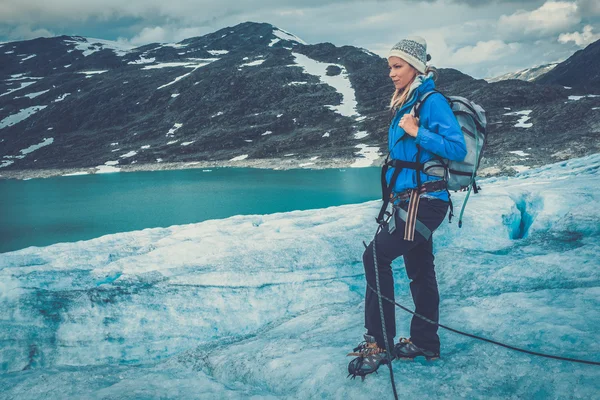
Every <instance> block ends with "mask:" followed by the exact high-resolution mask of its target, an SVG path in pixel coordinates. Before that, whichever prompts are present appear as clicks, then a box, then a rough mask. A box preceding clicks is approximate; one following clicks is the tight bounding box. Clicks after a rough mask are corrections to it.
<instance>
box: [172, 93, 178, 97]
mask: <svg viewBox="0 0 600 400" xmlns="http://www.w3.org/2000/svg"><path fill="white" fill-rule="evenodd" d="M177 96H179V93H173V94H171V97H173V98H175V97H177Z"/></svg>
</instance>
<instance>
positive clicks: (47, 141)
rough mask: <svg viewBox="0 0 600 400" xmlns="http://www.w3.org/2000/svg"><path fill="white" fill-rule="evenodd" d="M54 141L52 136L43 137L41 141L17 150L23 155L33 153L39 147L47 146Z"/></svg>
mask: <svg viewBox="0 0 600 400" xmlns="http://www.w3.org/2000/svg"><path fill="white" fill-rule="evenodd" d="M52 143H54V138H43V139H42V142H41V143H38V144H33V145H31V146H29V147H27V148H25V149H23V150H19V152H20V153H21V154H23V155H26V154H29V153H33V152H34V151H36V150H38V149H41V148H42V147H44V146H48V145H51V144H52Z"/></svg>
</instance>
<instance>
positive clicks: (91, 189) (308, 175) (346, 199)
mask: <svg viewBox="0 0 600 400" xmlns="http://www.w3.org/2000/svg"><path fill="white" fill-rule="evenodd" d="M379 172H380V169H379V168H375V167H373V168H347V169H326V170H305V169H297V170H286V171H273V170H263V169H252V168H214V169H211V170H210V171H206V170H202V169H187V170H174V171H144V172H128V173H113V174H97V175H81V176H68V177H66V176H65V177H55V178H46V179H31V180H26V181H19V180H3V181H0V253H3V252H8V251H13V250H18V249H22V248H25V247H29V246H47V245H50V244H53V243H60V242H74V241H78V240H86V239H92V238H95V237H99V236H102V235H106V234H110V233H117V232H128V231H134V230H140V229H144V228H155V227H168V226H171V225H180V224H189V223H194V222H201V221H205V220H208V219H218V218H227V217H230V216H232V215H239V214H246V215H247V214H270V213H274V212H285V211H292V210H307V209H314V208H324V207H329V206H337V205H342V204H353V203H361V202H365V201H369V200H375V199H377V198H379V197H380V196H381V187H380V183H379Z"/></svg>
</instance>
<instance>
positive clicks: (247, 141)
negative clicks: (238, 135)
mask: <svg viewBox="0 0 600 400" xmlns="http://www.w3.org/2000/svg"><path fill="white" fill-rule="evenodd" d="M244 142H246V143H252V139H244Z"/></svg>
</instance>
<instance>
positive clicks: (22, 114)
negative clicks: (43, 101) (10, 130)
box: [0, 106, 47, 129]
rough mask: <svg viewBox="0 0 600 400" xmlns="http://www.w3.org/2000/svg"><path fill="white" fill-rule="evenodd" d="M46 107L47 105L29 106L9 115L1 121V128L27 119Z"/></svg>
mask: <svg viewBox="0 0 600 400" xmlns="http://www.w3.org/2000/svg"><path fill="white" fill-rule="evenodd" d="M46 107H47V106H32V107H27V108H24V109H22V110H20V111H19V112H17V113H16V114H13V115H9V116H8V117H6V118H4V119H3V120H2V121H0V129H3V128H6V127H8V126H13V125H16V124H18V123H19V122H21V121H24V120H26V119H27V118H29V117H31V116H32V115H33V114H35V113H37V112H38V111H40V110H43V109H44V108H46Z"/></svg>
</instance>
